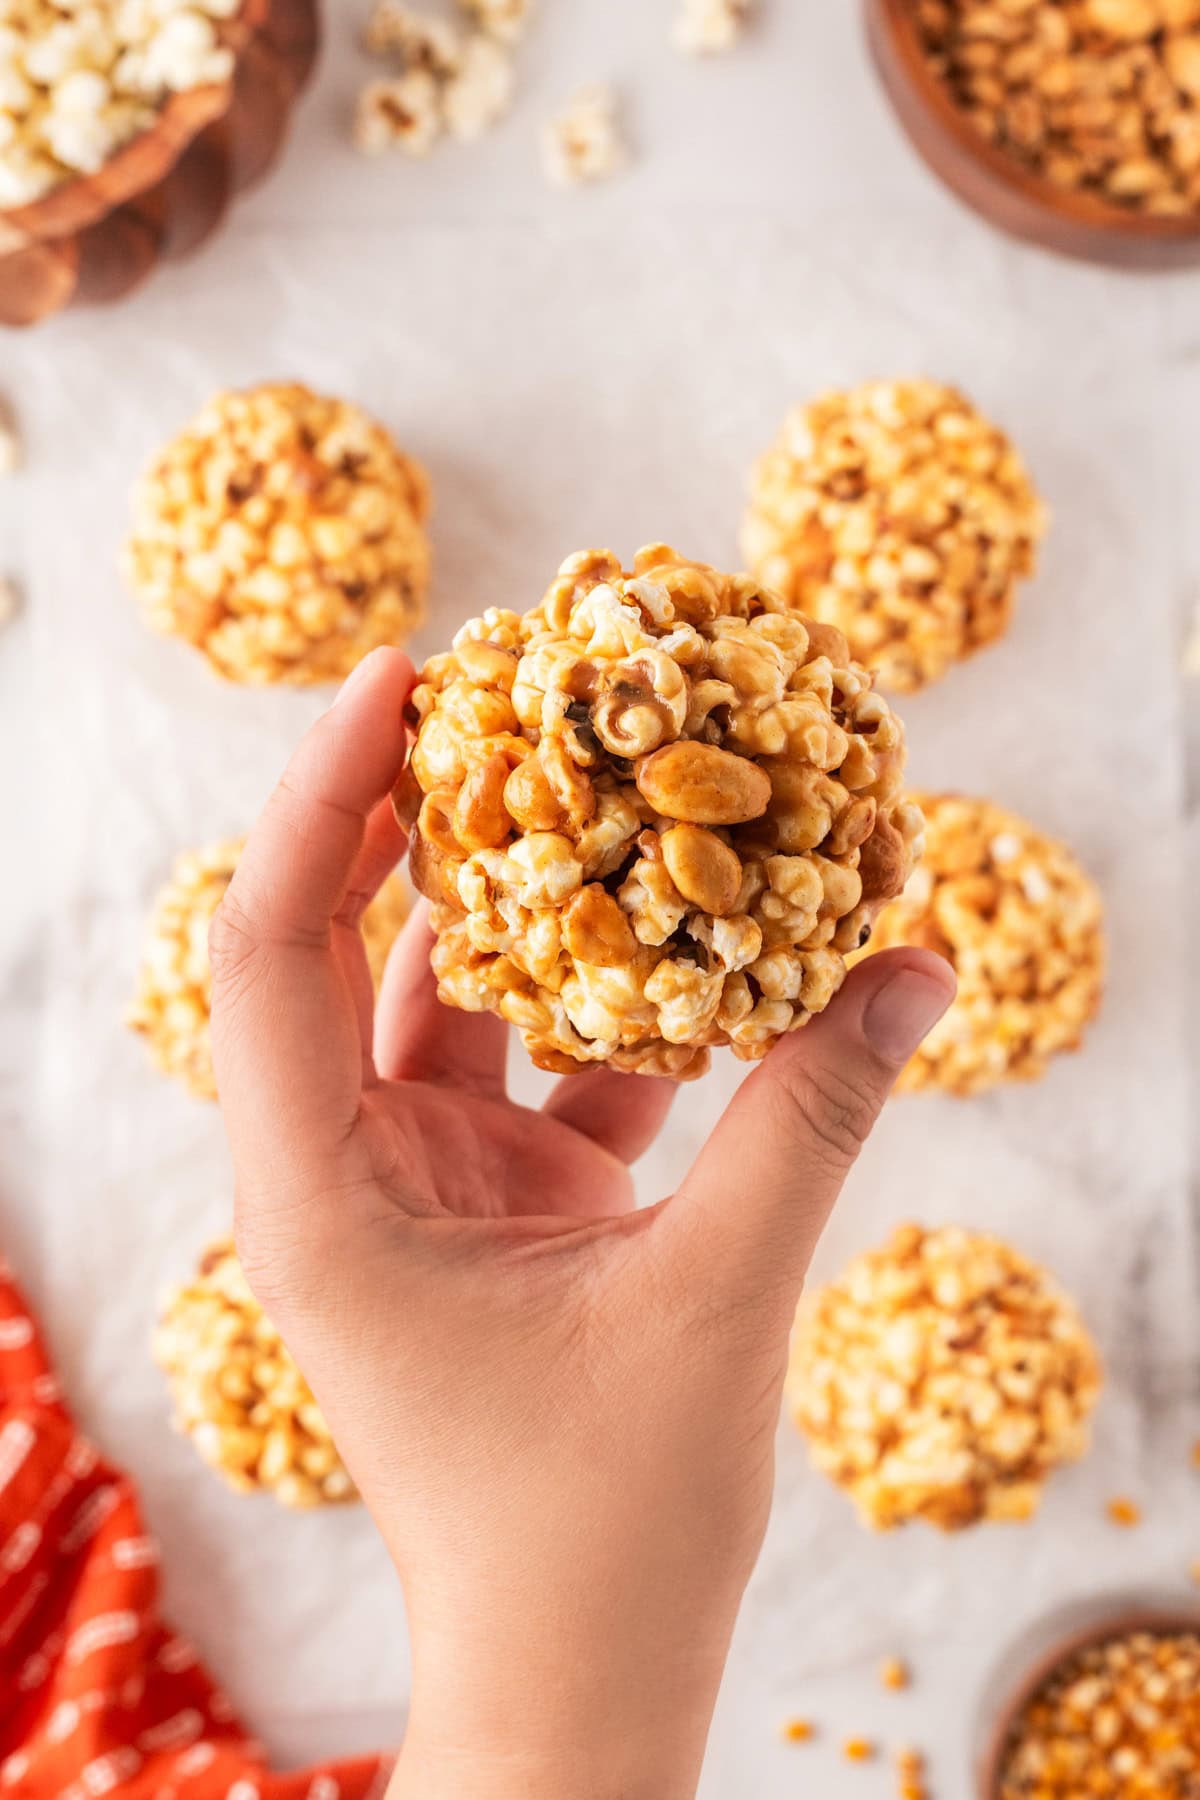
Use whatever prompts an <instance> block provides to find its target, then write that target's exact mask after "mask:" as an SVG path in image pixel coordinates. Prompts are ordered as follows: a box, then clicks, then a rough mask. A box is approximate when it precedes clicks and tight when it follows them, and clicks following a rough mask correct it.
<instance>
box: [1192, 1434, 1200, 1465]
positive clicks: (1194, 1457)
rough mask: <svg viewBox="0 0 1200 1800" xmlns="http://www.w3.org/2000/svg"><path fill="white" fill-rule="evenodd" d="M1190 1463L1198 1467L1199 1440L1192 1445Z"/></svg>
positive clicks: (1199, 1460) (1199, 1461)
mask: <svg viewBox="0 0 1200 1800" xmlns="http://www.w3.org/2000/svg"><path fill="white" fill-rule="evenodd" d="M1192 1465H1193V1467H1194V1468H1197V1469H1200V1440H1198V1441H1197V1442H1196V1443H1194V1444H1193V1445H1192Z"/></svg>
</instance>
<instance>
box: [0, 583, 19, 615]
mask: <svg viewBox="0 0 1200 1800" xmlns="http://www.w3.org/2000/svg"><path fill="white" fill-rule="evenodd" d="M20 610H21V596H20V593H19V591H18V589H17V584H16V582H15V581H9V580H8V578H7V577H6V576H4V575H0V628H2V627H3V626H5V625H11V624H12V622H13V620H14V619H15V618H16V616H17V614H18V613H19V612H20Z"/></svg>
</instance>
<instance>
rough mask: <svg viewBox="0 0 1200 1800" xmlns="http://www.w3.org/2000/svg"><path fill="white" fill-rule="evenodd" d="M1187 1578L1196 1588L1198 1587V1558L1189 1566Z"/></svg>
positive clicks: (1199, 1574) (1199, 1583)
mask: <svg viewBox="0 0 1200 1800" xmlns="http://www.w3.org/2000/svg"><path fill="white" fill-rule="evenodd" d="M1188 1577H1189V1579H1190V1580H1191V1581H1193V1582H1195V1584H1196V1586H1197V1587H1200V1557H1197V1559H1196V1561H1195V1562H1194V1563H1191V1564H1190V1565H1189V1567H1188Z"/></svg>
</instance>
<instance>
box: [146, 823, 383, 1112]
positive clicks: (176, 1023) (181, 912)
mask: <svg viewBox="0 0 1200 1800" xmlns="http://www.w3.org/2000/svg"><path fill="white" fill-rule="evenodd" d="M244 844H245V839H244V838H231V839H228V840H225V841H223V842H221V843H217V844H209V845H207V846H206V847H205V848H204V849H203V850H188V851H186V852H185V853H184V854H183V855H182V856H179V857H177V858H176V860H175V866H174V868H173V869H172V871H171V879H170V880H169V881H168V882H167V884H166V886H165V887H163V888H162V890H161V891H160V893H159V895H158V898H157V900H156V901H155V905H154V912H153V914H152V915H151V918H150V922H149V925H148V927H147V931H146V939H145V943H144V946H143V950H142V962H141V967H140V968H139V970H138V976H137V987H136V991H135V993H134V997H133V1001H132V1003H131V1004H130V1007H129V1010H128V1011H127V1013H126V1015H125V1022H126V1024H127V1025H129V1026H130V1027H131V1028H132V1029H133V1030H134V1031H136V1032H137V1033H138V1034H139V1035H140V1036H141V1037H144V1038H145V1040H146V1045H147V1048H148V1049H149V1052H150V1056H151V1059H152V1060H153V1062H154V1064H155V1066H156V1067H157V1068H159V1069H161V1070H162V1072H163V1074H164V1075H173V1076H175V1077H176V1078H177V1079H178V1080H179V1081H182V1082H183V1084H184V1086H185V1087H186V1088H188V1089H189V1091H190V1092H191V1093H193V1094H195V1095H196V1097H197V1099H200V1100H215V1099H216V1097H217V1084H216V1079H215V1077H214V1074H213V1064H212V1044H211V1041H210V1036H209V1014H210V1011H211V1006H212V969H211V966H210V964H209V959H208V932H209V927H210V926H211V924H212V922H213V918H214V916H215V914H216V911H217V908H218V907H219V906H220V904H221V902H222V900H223V899H224V898H225V894H226V890H227V889H228V887H229V884H230V882H231V881H232V880H233V874H234V870H235V869H236V868H237V865H238V858H239V857H240V856H241V853H242V849H243V846H244ZM407 916H408V894H407V891H406V889H405V886H404V883H403V881H402V880H401V879H400V877H399V876H398V875H392V876H389V878H388V879H387V881H385V882H384V884H383V886H382V887H381V888H380V890H379V892H378V894H376V896H375V898H374V900H372V902H371V904H370V906H368V908H367V910H366V912H365V913H364V915H363V922H362V935H363V944H364V946H365V948H366V952H367V962H368V964H369V965H370V969H371V977H372V980H373V981H374V983H375V986H376V987H377V988H378V986H379V984H380V982H381V981H382V980H383V971H384V968H385V966H386V964H387V959H388V952H389V951H390V950H391V947H392V945H393V943H394V942H395V940H396V937H397V935H398V933H399V931H400V927H401V926H402V925H403V923H404V921H405V919H406V917H407Z"/></svg>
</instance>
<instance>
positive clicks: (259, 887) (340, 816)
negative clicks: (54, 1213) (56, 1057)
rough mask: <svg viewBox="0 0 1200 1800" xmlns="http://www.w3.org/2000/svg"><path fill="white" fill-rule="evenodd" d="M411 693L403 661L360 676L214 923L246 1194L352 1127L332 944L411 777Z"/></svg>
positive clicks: (233, 1140)
mask: <svg viewBox="0 0 1200 1800" xmlns="http://www.w3.org/2000/svg"><path fill="white" fill-rule="evenodd" d="M413 681H414V673H413V667H412V664H411V663H410V662H409V659H408V658H407V657H406V656H405V655H403V654H402V653H401V652H400V651H399V650H390V649H383V650H375V651H372V653H371V655H370V656H368V657H367V658H366V659H365V660H364V661H363V662H362V663H360V665H359V667H358V668H357V669H356V670H355V671H354V673H353V675H351V677H350V679H349V681H348V682H347V683H346V685H345V686H344V687H343V689H342V691H341V693H340V694H339V695H338V698H337V700H336V701H335V703H334V705H333V706H332V707H331V708H330V710H329V711H328V712H327V713H326V714H325V715H324V717H323V718H321V719H320V720H318V722H317V724H316V725H315V726H314V727H313V728H312V730H311V731H310V732H309V733H308V735H307V736H306V737H305V738H304V740H303V742H302V743H301V744H300V747H299V748H298V749H297V751H296V752H295V754H294V756H293V757H292V759H291V761H290V763H289V764H288V766H287V769H286V771H285V772H284V774H283V776H282V778H281V780H280V782H279V784H278V786H277V787H276V789H275V791H274V793H273V794H272V795H271V798H270V800H269V801H268V802H267V805H266V807H265V809H264V811H263V814H262V816H261V818H260V819H259V821H258V823H257V825H256V826H255V827H254V830H253V831H252V832H251V834H250V838H249V841H248V843H247V845H246V848H245V850H244V851H243V852H242V856H241V859H240V861H239V863H238V867H237V872H236V874H235V875H234V878H233V881H232V883H231V884H230V887H229V891H228V893H227V895H226V897H225V900H224V902H223V903H222V906H221V909H220V911H219V912H218V914H217V917H216V919H215V921H214V924H213V931H212V937H211V951H212V974H213V994H212V1035H213V1058H214V1062H215V1064H216V1071H217V1085H218V1088H219V1089H220V1093H221V1101H222V1107H223V1112H224V1117H225V1124H226V1129H227V1131H228V1133H229V1140H230V1146H231V1149H232V1151H233V1157H234V1165H235V1169H236V1171H237V1174H238V1178H239V1184H241V1183H242V1182H243V1181H250V1182H251V1183H252V1185H254V1186H256V1187H257V1186H260V1185H267V1186H271V1187H274V1186H276V1185H283V1184H286V1183H288V1182H290V1181H293V1180H295V1179H297V1177H300V1178H303V1177H304V1175H305V1172H306V1165H307V1164H308V1163H311V1162H312V1160H313V1159H314V1158H316V1159H324V1158H325V1157H326V1156H327V1155H328V1154H329V1153H330V1152H332V1151H333V1150H336V1149H339V1148H341V1147H344V1145H345V1143H346V1141H347V1138H348V1135H349V1133H350V1130H351V1127H352V1126H353V1124H354V1121H355V1119H356V1118H357V1116H358V1110H359V1106H360V1103H361V1100H362V1045H361V1031H360V1026H359V1019H358V1012H357V1007H356V1003H355V996H354V993H353V990H352V986H351V984H350V982H349V981H348V980H347V979H346V975H345V973H344V971H343V968H342V965H341V963H340V961H339V958H338V956H337V955H336V953H335V948H334V938H335V933H336V931H338V930H340V929H341V926H342V925H343V924H346V925H356V924H357V919H356V917H355V914H356V912H357V911H358V910H359V905H358V895H357V894H356V892H355V880H354V877H355V868H356V864H357V862H358V860H359V857H360V853H361V852H362V850H363V844H364V838H365V835H366V831H367V821H368V819H369V817H370V815H371V813H372V812H373V810H374V809H375V808H376V807H377V806H378V804H379V802H380V801H382V800H383V799H384V798H385V796H386V795H387V794H388V793H389V792H390V790H391V788H392V786H393V784H394V782H395V780H396V777H397V775H398V773H399V772H400V770H401V769H402V768H403V766H404V760H405V755H406V750H407V734H406V731H405V727H404V720H403V709H404V703H405V701H406V700H407V698H408V695H409V692H410V691H411V688H412V685H413Z"/></svg>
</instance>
